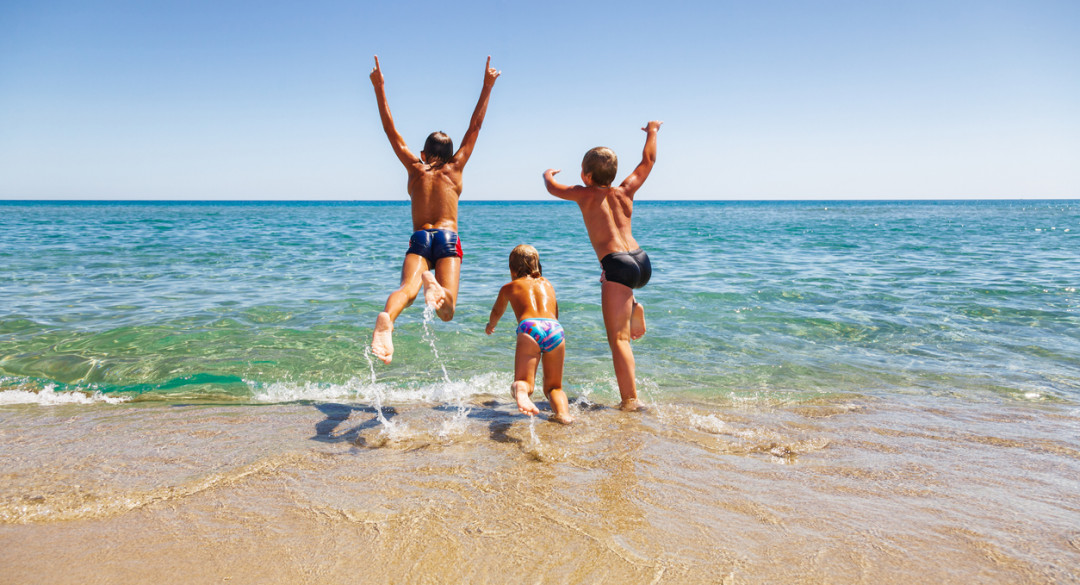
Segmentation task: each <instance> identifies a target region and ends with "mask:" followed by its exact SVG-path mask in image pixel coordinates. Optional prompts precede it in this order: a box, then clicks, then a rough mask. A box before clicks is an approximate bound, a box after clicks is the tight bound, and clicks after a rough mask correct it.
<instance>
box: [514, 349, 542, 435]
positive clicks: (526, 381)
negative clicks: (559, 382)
mask: <svg viewBox="0 0 1080 585" xmlns="http://www.w3.org/2000/svg"><path fill="white" fill-rule="evenodd" d="M539 364H540V346H539V345H537V344H536V340H535V339H533V338H532V337H531V336H530V335H529V334H527V333H518V336H517V353H516V354H515V355H514V383H513V384H512V385H511V386H510V396H513V397H514V400H516V401H517V405H518V410H520V411H521V412H522V413H523V414H527V415H529V416H533V415H535V414H540V409H539V408H536V405H535V404H533V401H532V400H529V395H530V394H532V391H533V382H534V381H535V380H536V367H537V366H538V365H539Z"/></svg>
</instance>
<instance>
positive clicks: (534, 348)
mask: <svg viewBox="0 0 1080 585" xmlns="http://www.w3.org/2000/svg"><path fill="white" fill-rule="evenodd" d="M513 276H514V275H513V274H511V277H513ZM507 304H509V305H510V307H512V308H513V309H514V316H515V317H516V318H517V320H518V322H519V323H520V322H521V321H522V320H523V319H558V318H559V305H558V302H556V300H555V287H553V286H551V283H550V282H548V280H547V279H546V278H544V277H543V276H539V277H533V276H529V275H526V276H521V277H518V278H514V279H513V280H512V281H510V282H509V283H507V284H505V285H503V287H502V288H501V289H499V296H498V298H496V299H495V305H494V306H492V308H491V316H490V317H489V318H488V324H487V327H485V328H484V332H485V333H487V334H488V335H491V333H492V332H493V331H495V325H496V324H497V323H498V322H499V319H500V318H501V317H502V315H503V313H504V312H506V305H507ZM565 356H566V343H565V342H563V343H562V344H560V345H559V346H558V347H556V348H555V349H553V350H551V351H549V352H546V353H541V351H540V346H539V345H537V343H536V340H535V339H533V338H532V336H530V335H529V334H527V333H519V334H518V336H517V351H516V353H515V356H514V383H513V384H512V385H511V386H510V395H511V396H513V397H514V400H515V401H516V402H517V405H518V410H520V411H521V412H522V413H523V414H527V415H529V416H533V415H537V414H540V409H539V408H537V407H536V404H534V403H533V401H532V400H531V399H530V398H529V396H530V395H532V392H533V388H534V382H535V379H536V370H537V368H538V367H539V365H540V363H541V362H543V364H544V396H546V397H547V399H548V402H549V403H550V404H551V410H552V411H553V412H554V414H552V416H551V418H550V420H552V421H554V422H559V423H563V424H569V423H571V422H573V420H574V419H573V417H571V416H570V404H569V401H568V399H567V397H566V393H565V392H563V389H562V372H563V358H564V357H565Z"/></svg>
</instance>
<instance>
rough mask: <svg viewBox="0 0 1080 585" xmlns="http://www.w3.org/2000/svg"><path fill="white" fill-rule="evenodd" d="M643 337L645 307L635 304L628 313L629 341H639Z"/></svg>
mask: <svg viewBox="0 0 1080 585" xmlns="http://www.w3.org/2000/svg"><path fill="white" fill-rule="evenodd" d="M643 335H645V305H643V304H641V303H638V302H635V303H634V309H633V311H631V313H630V339H641V336H643Z"/></svg>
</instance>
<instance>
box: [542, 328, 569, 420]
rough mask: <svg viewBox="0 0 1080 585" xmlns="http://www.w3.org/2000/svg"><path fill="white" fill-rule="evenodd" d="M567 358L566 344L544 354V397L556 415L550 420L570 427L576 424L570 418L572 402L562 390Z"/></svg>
mask: <svg viewBox="0 0 1080 585" xmlns="http://www.w3.org/2000/svg"><path fill="white" fill-rule="evenodd" d="M565 356H566V342H565V341H564V342H563V343H562V345H560V346H559V347H556V348H555V349H553V350H551V351H549V352H547V353H545V354H543V356H541V361H542V362H543V363H544V396H547V399H548V402H550V403H551V410H552V411H553V412H554V414H552V415H551V418H549V419H548V420H551V421H554V422H557V423H562V424H564V425H568V424H570V423H572V422H574V417H572V416H570V402H569V401H568V400H567V399H566V392H563V389H562V373H563V358H564V357H565Z"/></svg>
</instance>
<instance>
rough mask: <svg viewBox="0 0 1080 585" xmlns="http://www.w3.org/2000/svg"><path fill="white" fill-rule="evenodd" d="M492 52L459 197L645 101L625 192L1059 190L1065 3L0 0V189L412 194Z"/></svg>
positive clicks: (895, 195) (1078, 37)
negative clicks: (382, 83)
mask: <svg viewBox="0 0 1080 585" xmlns="http://www.w3.org/2000/svg"><path fill="white" fill-rule="evenodd" d="M373 55H378V56H379V60H380V62H381V64H382V69H383V73H384V76H385V78H386V91H387V96H388V101H389V105H390V109H391V112H392V113H393V115H394V119H395V122H396V123H397V127H398V130H399V131H400V132H401V134H402V135H403V136H404V137H405V140H406V141H407V142H408V144H409V146H410V147H411V148H412V149H413V151H414V152H417V153H418V152H419V151H420V149H421V148H422V146H423V141H424V138H425V137H426V136H427V134H428V133H430V132H432V131H435V130H442V131H445V132H447V133H448V134H450V136H451V137H452V138H453V139H454V141H455V145H456V144H457V143H458V142H459V141H460V139H461V136H462V134H463V133H464V131H465V128H466V127H467V126H468V122H469V116H470V115H471V113H472V110H473V108H474V107H475V105H476V100H477V98H478V96H479V93H480V87H481V83H482V81H483V74H484V63H485V60H486V58H487V56H488V55H491V57H492V61H491V63H492V66H493V67H495V68H497V69H499V70H501V71H502V76H501V77H500V78H499V79H498V81H497V82H496V84H495V88H494V90H493V92H492V97H491V102H490V106H489V108H488V114H487V119H486V120H485V122H484V126H483V129H482V131H481V133H480V138H479V141H478V143H477V146H476V150H475V151H474V153H473V157H472V159H471V160H470V161H469V164H468V166H467V167H466V169H465V173H464V192H463V194H462V198H463V200H490V199H502V200H507V199H509V200H519V199H520V200H527V199H547V198H549V197H550V196H549V195H548V194H547V192H546V191H545V190H544V187H543V180H542V173H543V171H544V170H545V169H547V168H558V169H562V170H563V174H561V175H560V179H562V180H563V182H567V183H574V182H578V181H579V178H578V175H579V172H580V161H581V157H582V155H583V154H584V153H585V151H586V150H588V149H589V148H592V147H594V146H609V147H611V148H613V149H614V150H615V152H616V153H617V154H618V156H619V158H620V174H619V180H621V178H622V177H623V176H625V174H627V173H629V172H630V171H631V170H632V169H633V168H634V166H635V165H636V164H637V162H638V161H640V157H641V149H642V147H643V145H644V139H645V133H644V132H642V131H641V127H642V126H644V125H645V123H646V122H648V121H649V120H662V121H663V122H664V125H663V127H662V128H661V130H660V134H659V142H658V145H659V146H658V161H657V164H656V167H655V169H654V170H653V173H652V175H651V176H650V177H649V180H648V181H647V182H646V183H645V186H644V187H643V188H642V189H641V190H640V191H639V192H638V198H639V199H643V200H648V199H653V200H664V199H723V200H731V199H764V200H770V199H953V198H1080V2H1076V1H1075V0H1068V1H1061V2H1055V1H1040V0H1023V1H1013V2H997V1H993V0H986V1H978V2H975V1H972V2H967V1H949V0H939V1H933V2H918V1H910V2H909V1H894V2H874V1H869V2H868V1H866V0H859V1H851V2H835V1H824V0H823V1H811V0H804V1H782V0H758V1H726V0H712V1H680V0H665V1H655V2H639V1H636V0H625V1H621V2H607V1H604V0H599V1H592V2H563V1H561V0H554V1H549V2H520V3H519V2H505V1H503V2H478V1H470V0H464V1H461V2H441V3H435V2H428V1H426V0H420V1H414V2H408V3H405V2H393V3H391V2H367V1H361V2H344V1H320V0H312V1H309V2H303V3H300V2H275V1H268V0H261V1H258V2H254V1H252V2H245V1H235V2H230V1H227V0H216V1H212V2H203V1H200V0H187V1H172V0H158V1H155V2H145V1H142V0H140V1H107V0H83V1H74V2H66V1H63V0H58V1H50V0H2V1H0V199H140V200H161V199H168V200H176V199H196V200H205V199H259V200H275V199H287V200H323V199H325V200H366V199H378V200H406V199H407V194H406V192H405V178H406V177H405V171H404V168H403V167H402V166H401V164H400V163H399V162H398V161H397V159H396V157H395V156H394V154H393V152H392V150H391V149H390V146H389V143H388V141H387V139H386V136H385V135H384V134H383V132H382V127H381V124H380V122H379V116H378V111H377V108H376V103H375V97H374V92H373V91H372V88H371V83H370V81H369V79H368V74H369V73H370V71H371V68H372V66H373V64H374V61H373V59H372V56H373Z"/></svg>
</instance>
